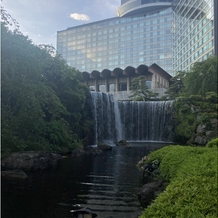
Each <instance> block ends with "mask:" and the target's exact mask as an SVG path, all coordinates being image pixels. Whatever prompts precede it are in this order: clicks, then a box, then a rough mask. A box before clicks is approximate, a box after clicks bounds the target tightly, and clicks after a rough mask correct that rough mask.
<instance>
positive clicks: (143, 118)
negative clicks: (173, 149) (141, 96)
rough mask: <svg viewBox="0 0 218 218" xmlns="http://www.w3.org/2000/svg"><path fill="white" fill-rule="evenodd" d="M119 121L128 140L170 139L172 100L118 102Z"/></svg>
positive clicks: (171, 131) (171, 134)
mask: <svg viewBox="0 0 218 218" xmlns="http://www.w3.org/2000/svg"><path fill="white" fill-rule="evenodd" d="M119 106H120V113H121V122H122V124H123V131H124V132H125V134H124V135H125V139H126V140H128V141H172V137H173V126H174V125H173V116H172V115H173V101H153V102H142V101H138V102H137V101H131V102H120V104H119Z"/></svg>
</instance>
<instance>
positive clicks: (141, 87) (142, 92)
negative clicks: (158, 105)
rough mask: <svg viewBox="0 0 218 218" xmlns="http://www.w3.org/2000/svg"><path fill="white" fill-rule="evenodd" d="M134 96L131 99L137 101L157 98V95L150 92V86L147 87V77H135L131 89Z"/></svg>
mask: <svg viewBox="0 0 218 218" xmlns="http://www.w3.org/2000/svg"><path fill="white" fill-rule="evenodd" d="M130 89H131V91H132V94H131V95H130V96H129V98H132V99H134V100H136V101H149V100H151V99H152V98H156V97H157V95H158V94H157V93H153V92H152V91H151V90H149V88H148V86H147V85H146V78H145V76H139V77H135V78H134V79H133V80H132V84H131V87H130Z"/></svg>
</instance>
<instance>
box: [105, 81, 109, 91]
mask: <svg viewBox="0 0 218 218" xmlns="http://www.w3.org/2000/svg"><path fill="white" fill-rule="evenodd" d="M105 92H108V79H105Z"/></svg>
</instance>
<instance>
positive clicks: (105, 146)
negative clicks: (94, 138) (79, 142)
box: [98, 144, 112, 151]
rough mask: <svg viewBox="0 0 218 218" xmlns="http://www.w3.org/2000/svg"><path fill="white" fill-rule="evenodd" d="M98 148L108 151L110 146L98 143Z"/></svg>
mask: <svg viewBox="0 0 218 218" xmlns="http://www.w3.org/2000/svg"><path fill="white" fill-rule="evenodd" d="M98 148H99V149H101V150H102V151H110V150H112V146H110V145H106V144H99V145H98Z"/></svg>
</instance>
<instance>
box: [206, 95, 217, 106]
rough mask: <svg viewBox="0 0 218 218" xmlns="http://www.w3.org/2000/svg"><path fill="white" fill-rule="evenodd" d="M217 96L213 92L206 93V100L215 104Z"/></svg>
mask: <svg viewBox="0 0 218 218" xmlns="http://www.w3.org/2000/svg"><path fill="white" fill-rule="evenodd" d="M217 99H218V95H217V93H215V92H207V93H206V100H207V101H209V102H211V103H217Z"/></svg>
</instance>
